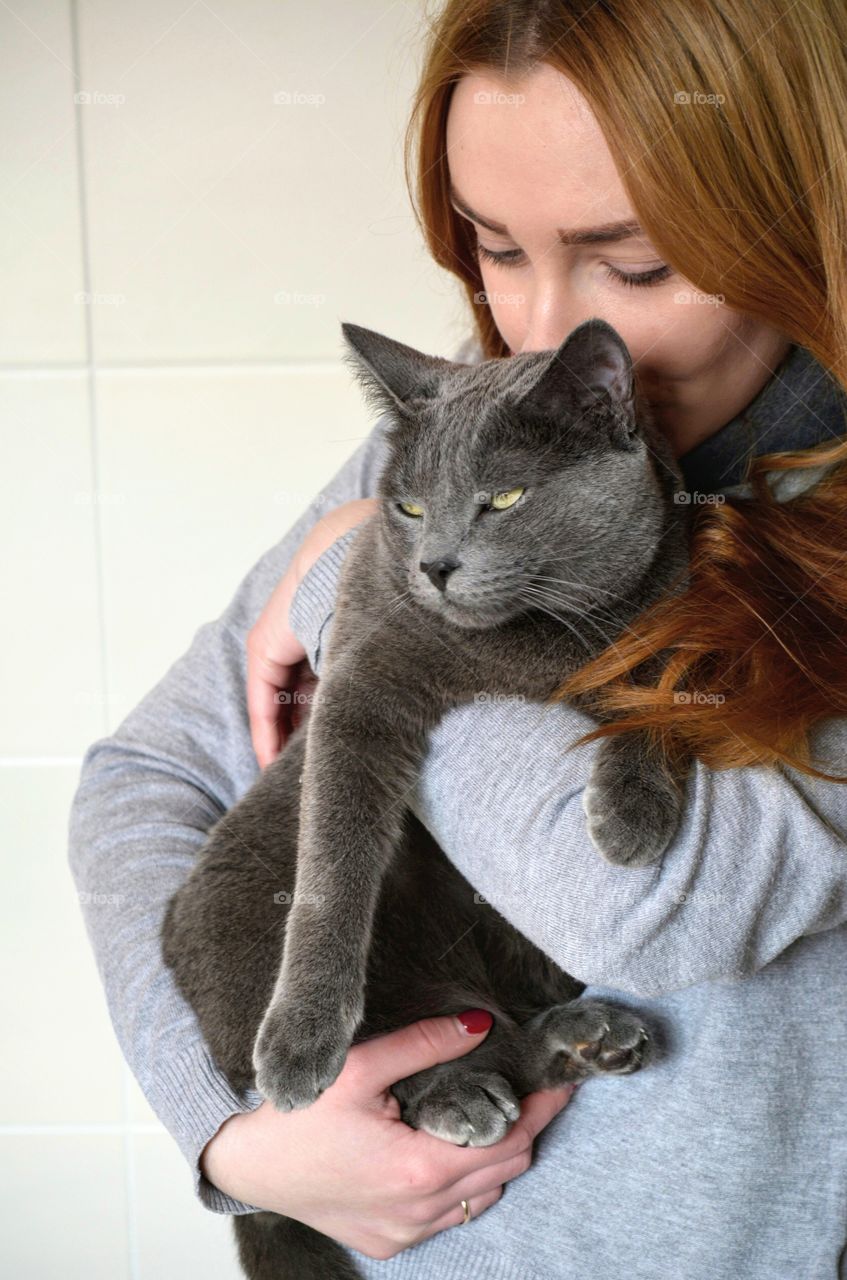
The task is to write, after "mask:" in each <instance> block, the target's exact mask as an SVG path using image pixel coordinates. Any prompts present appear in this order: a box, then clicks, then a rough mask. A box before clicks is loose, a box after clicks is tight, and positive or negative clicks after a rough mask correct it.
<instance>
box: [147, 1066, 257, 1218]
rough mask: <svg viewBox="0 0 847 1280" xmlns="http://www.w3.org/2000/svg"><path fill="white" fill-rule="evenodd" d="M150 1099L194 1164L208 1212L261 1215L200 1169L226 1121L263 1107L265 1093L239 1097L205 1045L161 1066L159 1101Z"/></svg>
mask: <svg viewBox="0 0 847 1280" xmlns="http://www.w3.org/2000/svg"><path fill="white" fill-rule="evenodd" d="M147 1096H148V1098H149V1099H150V1103H151V1106H153V1107H154V1110H155V1111H156V1114H157V1115H158V1117H159V1119H160V1120H161V1121H162V1124H163V1125H164V1126H165V1128H166V1129H167V1130H168V1132H169V1133H170V1134H172V1135H173V1137H174V1138H175V1140H176V1142H177V1144H178V1146H179V1149H180V1151H181V1152H182V1154H183V1155H184V1156H185V1158H186V1160H187V1161H188V1164H189V1166H190V1168H191V1172H192V1176H193V1179H194V1194H195V1195H196V1196H197V1198H198V1199H199V1201H200V1203H201V1204H202V1205H203V1206H204V1208H206V1209H210V1210H211V1211H212V1212H213V1213H232V1214H237V1213H260V1212H261V1209H260V1208H259V1207H258V1206H257V1205H254V1204H246V1203H245V1202H244V1201H242V1200H236V1199H234V1198H233V1197H232V1196H228V1195H227V1194H226V1193H225V1192H223V1191H221V1190H220V1188H219V1187H216V1186H215V1185H214V1183H212V1182H210V1181H209V1180H208V1178H207V1177H206V1176H205V1175H204V1174H203V1172H202V1170H201V1169H200V1155H201V1153H202V1151H203V1148H204V1147H205V1145H206V1143H207V1142H208V1141H209V1140H210V1139H211V1138H213V1137H214V1135H215V1134H216V1133H217V1132H218V1130H219V1129H220V1127H221V1125H222V1124H223V1123H224V1121H225V1120H228V1119H229V1118H230V1116H234V1115H239V1114H241V1115H243V1114H245V1113H246V1112H248V1111H255V1110H256V1108H257V1107H259V1106H261V1104H262V1102H263V1101H264V1099H263V1097H262V1095H261V1093H259V1092H258V1091H257V1090H255V1089H248V1090H247V1091H246V1092H245V1093H244V1094H243V1095H241V1094H238V1093H236V1092H235V1091H234V1090H233V1089H232V1088H231V1087H230V1084H229V1082H228V1080H227V1079H226V1076H225V1075H224V1074H223V1073H222V1072H221V1071H219V1070H218V1068H217V1067H216V1066H215V1063H214V1061H213V1059H212V1058H211V1057H210V1055H209V1052H208V1050H207V1048H206V1046H205V1044H203V1043H202V1042H201V1043H199V1044H196V1045H192V1047H191V1049H190V1050H189V1051H188V1052H187V1053H183V1054H181V1055H180V1056H179V1057H177V1058H175V1059H174V1060H173V1061H172V1062H165V1063H163V1064H161V1066H160V1067H159V1070H158V1072H157V1075H156V1093H155V1097H152V1096H151V1095H150V1094H149V1093H148V1095H147Z"/></svg>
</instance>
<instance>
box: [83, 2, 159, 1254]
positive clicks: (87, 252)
mask: <svg viewBox="0 0 847 1280" xmlns="http://www.w3.org/2000/svg"><path fill="white" fill-rule="evenodd" d="M68 19H69V27H70V39H71V61H72V65H73V77H74V80H75V82H76V84H77V85H79V84H80V83H81V75H82V60H81V56H80V30H79V6H78V4H77V0H70V6H69V12H68ZM74 140H75V143H76V148H75V150H76V167H77V196H78V199H79V236H80V241H79V245H80V262H81V266H82V287H83V289H84V290H85V293H86V294H87V296H88V297H91V296H92V288H91V285H92V280H91V246H90V243H89V234H88V232H89V224H88V188H87V185H86V181H85V133H84V130H83V119H82V106H81V103H80V102H79V101H78V100H77V97H76V94H74ZM83 316H84V325H85V357H86V374H87V386H88V423H89V458H90V468H91V492H92V493H99V492H100V482H99V481H100V452H99V432H98V418H97V390H98V388H97V379H96V370H95V364H94V321H93V318H92V317H93V309H92V308H91V307H84V308H83ZM92 521H93V527H92V532H93V534H94V548H93V550H94V575H95V581H96V600H97V606H96V607H97V631H98V635H99V640H100V688H101V692H102V694H103V716H102V721H101V726H100V732H101V734H105V732H106V726H107V725H108V723H109V720H110V716H109V706H110V701H111V700H110V697H109V687H110V681H109V660H108V647H107V635H106V598H105V585H106V584H105V574H104V571H103V554H104V548H103V518H102V514H101V510H100V506H99V503H95V504H94V506H93V511H92ZM121 1092H122V1100H121V1109H122V1113H123V1124H124V1133H123V1136H122V1142H121V1146H122V1149H123V1159H124V1177H123V1190H124V1205H125V1213H126V1243H125V1249H126V1260H127V1273H128V1276H129V1280H140V1275H141V1270H140V1265H139V1249H138V1224H137V1219H136V1181H135V1166H134V1162H133V1154H134V1153H133V1151H132V1149H131V1148H132V1138H131V1136H130V1134H129V1133H127V1132H126V1125H127V1123H128V1121H129V1115H130V1111H129V1091H128V1088H127V1081H126V1075H125V1073H124V1072H123V1071H122V1091H121Z"/></svg>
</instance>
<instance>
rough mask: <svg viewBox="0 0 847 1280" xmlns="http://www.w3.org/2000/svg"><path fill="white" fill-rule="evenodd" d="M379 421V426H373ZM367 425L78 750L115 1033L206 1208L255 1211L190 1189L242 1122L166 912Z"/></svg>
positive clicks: (254, 768)
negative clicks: (180, 972)
mask: <svg viewBox="0 0 847 1280" xmlns="http://www.w3.org/2000/svg"><path fill="white" fill-rule="evenodd" d="M380 422H382V420H380ZM380 422H378V423H377V424H376V425H375V427H374V428H373V430H372V431H371V433H370V434H369V435H368V436H367V437H366V438H365V440H364V441H363V442H362V444H361V445H360V447H359V448H358V449H357V450H356V451H355V453H354V454H353V455H352V456H351V457H350V458H349V459H348V460H347V462H346V463H345V464H344V466H343V467H342V468H341V469H340V470H339V472H338V473H337V474H336V475H335V476H334V477H333V479H332V480H331V481H330V482H329V484H328V485H326V486H325V488H324V489H323V491H322V492H321V493H320V494H319V495H318V496H317V497H316V498H315V500H314V501H313V502H312V503H311V505H310V506H309V507H308V509H307V510H306V511H305V512H304V514H303V515H302V516H301V517H300V519H299V520H298V521H297V522H296V523H295V524H294V526H293V527H292V528H291V529H290V530H289V531H288V533H287V534H286V535H285V537H284V538H282V540H281V541H280V542H279V543H277V544H276V546H274V547H273V548H271V550H270V551H268V552H267V553H266V554H265V555H264V556H263V557H262V558H261V559H260V560H259V561H258V562H257V563H256V564H255V565H254V567H253V569H252V570H251V571H250V572H249V573H248V574H247V576H246V578H245V579H244V581H243V582H242V583H241V585H240V586H239V588H238V590H237V592H236V594H235V596H234V598H233V600H232V602H231V603H230V605H229V606H228V608H227V609H226V610H225V611H224V613H223V614H222V615H221V617H220V618H218V619H216V620H215V621H213V622H208V623H206V624H205V625H204V626H202V627H200V628H199V630H198V631H197V633H196V635H195V637H194V639H193V642H192V644H191V646H190V648H189V649H188V651H187V652H186V653H185V654H183V656H182V657H180V658H179V659H178V661H176V662H175V663H174V664H173V665H172V666H171V668H170V669H169V670H168V671H167V672H166V674H165V675H164V676H163V678H162V679H161V680H160V681H159V683H158V684H157V685H156V686H155V687H154V688H153V689H152V690H151V691H150V692H149V693H148V694H147V696H146V697H145V698H144V699H143V700H142V702H141V703H140V704H139V705H138V706H137V707H136V708H135V709H134V710H133V711H132V712H131V713H130V714H129V715H128V716H127V717H126V718H125V719H124V720H123V722H122V723H121V724H120V725H119V726H118V727H117V729H116V730H115V731H114V732H113V733H112V734H110V735H109V736H108V737H104V738H101V739H99V740H98V741H96V742H94V743H92V745H91V746H90V747H89V748H88V750H87V752H86V754H85V757H84V759H83V763H82V770H81V775H80V780H79V784H78V787H77V791H76V793H75V796H74V800H73V805H72V809H71V814H70V826H69V862H70V868H71V872H72V875H73V879H74V881H75V884H76V888H77V890H78V891H79V895H80V903H81V909H82V913H83V917H84V921H85V925H86V929H87V932H88V936H89V939H90V942H91V946H92V949H93V952H94V956H95V960H96V963H97V968H98V972H99V974H100V978H101V981H102V984H103V987H104V992H105V996H106V1001H107V1005H108V1009H109V1013H110V1016H111V1019H112V1023H113V1025H114V1028H115V1033H116V1036H117V1038H118V1041H119V1044H120V1046H121V1049H122V1051H123V1054H124V1057H125V1059H126V1061H127V1063H128V1064H129V1067H130V1069H131V1070H132V1072H133V1074H134V1076H135V1078H136V1080H137V1081H138V1083H139V1085H140V1087H141V1089H142V1091H143V1092H144V1094H145V1095H146V1097H147V1099H148V1101H149V1102H150V1105H151V1107H152V1108H153V1110H154V1111H155V1112H156V1114H157V1115H158V1116H159V1118H160V1119H161V1121H162V1123H163V1124H164V1125H165V1127H166V1128H167V1129H168V1130H169V1132H170V1133H171V1134H172V1135H173V1137H174V1139H175V1140H176V1141H177V1143H178V1144H179V1146H180V1149H181V1150H182V1152H183V1154H184V1155H185V1157H186V1159H187V1160H188V1162H189V1166H190V1168H191V1172H192V1176H193V1178H194V1187H195V1192H196V1193H197V1195H198V1196H199V1198H200V1200H201V1202H202V1203H203V1204H204V1205H205V1206H206V1207H207V1208H210V1209H213V1210H215V1211H217V1212H223V1213H245V1212H249V1211H251V1209H252V1208H253V1206H250V1205H245V1204H239V1202H237V1201H234V1200H232V1198H231V1197H228V1196H224V1195H223V1193H222V1192H220V1191H218V1190H217V1189H216V1188H214V1187H213V1186H212V1185H211V1183H209V1182H208V1181H207V1180H205V1179H203V1178H201V1171H200V1168H199V1165H198V1160H199V1157H200V1154H201V1152H202V1150H203V1149H204V1147H205V1146H206V1144H207V1143H208V1142H209V1140H210V1139H211V1138H212V1137H213V1136H214V1135H215V1134H216V1133H217V1132H218V1130H219V1129H220V1128H221V1126H222V1125H223V1124H224V1122H225V1121H226V1120H227V1119H228V1117H230V1116H232V1115H235V1114H237V1113H238V1112H247V1111H251V1110H253V1109H254V1108H255V1107H256V1106H258V1105H259V1103H260V1102H261V1097H260V1095H259V1094H258V1093H255V1091H254V1092H253V1093H250V1094H247V1095H246V1096H245V1097H244V1098H240V1097H239V1096H238V1095H237V1094H235V1093H234V1092H233V1090H232V1089H231V1088H230V1086H229V1084H228V1082H227V1081H226V1079H225V1077H224V1076H223V1075H222V1073H221V1072H220V1071H218V1069H217V1067H216V1065H215V1063H214V1062H213V1060H212V1059H211V1057H210V1055H209V1051H208V1047H207V1045H206V1043H205V1041H204V1039H203V1037H202V1035H201V1032H200V1028H199V1026H198V1023H197V1020H196V1018H195V1016H194V1013H193V1010H192V1009H191V1007H190V1005H189V1004H188V1003H187V1002H186V1001H185V1000H184V998H183V997H182V995H181V993H180V992H179V990H178V988H177V986H176V984H175V981H174V978H173V975H172V972H171V970H170V969H169V968H168V967H167V966H166V965H165V964H164V961H163V958H162V954H161V943H160V935H161V927H162V921H163V917H164V913H165V909H166V907H167V904H168V902H169V900H170V898H171V897H172V895H173V894H174V892H175V891H176V890H177V889H178V888H179V887H180V886H181V885H182V884H183V883H184V881H185V879H186V877H187V876H188V873H189V871H190V870H191V867H192V866H193V864H194V861H195V859H196V857H197V854H198V851H199V850H200V848H201V847H202V845H203V844H204V843H205V840H206V838H207V834H208V832H209V829H210V828H211V826H212V825H213V824H214V823H215V822H216V821H217V820H218V819H219V818H220V817H221V816H222V815H223V814H224V812H225V811H226V810H227V809H229V808H230V807H231V806H232V805H233V804H234V803H235V802H236V800H238V799H239V797H240V796H241V795H242V794H243V793H244V792H245V791H246V790H247V789H248V787H249V786H250V785H251V784H252V783H253V781H254V780H255V778H256V776H257V774H258V763H257V761H256V757H255V754H254V751H253V746H252V742H251V736H250V727H249V719H248V715H247V706H246V692H245V672H246V636H247V632H248V631H249V629H250V628H251V627H252V626H253V624H254V623H255V621H256V618H257V617H258V615H259V614H260V613H261V611H262V609H263V607H264V605H265V602H266V601H267V599H268V597H269V596H270V594H271V592H272V591H273V589H274V587H275V585H276V584H277V582H278V581H279V579H280V577H281V576H282V575H283V574H284V573H285V571H286V569H287V568H288V566H289V564H290V563H291V560H292V557H293V556H294V555H295V553H296V551H297V550H298V548H299V547H300V545H301V544H302V542H303V540H304V538H305V537H306V534H307V532H308V531H309V530H310V529H311V528H312V527H313V526H314V525H315V524H316V522H317V521H318V520H320V519H321V518H322V516H323V515H324V513H325V512H326V511H327V510H330V509H331V508H333V507H335V506H338V505H339V504H341V503H345V502H348V501H350V500H351V499H360V498H365V497H371V496H372V495H373V492H374V486H375V484H376V481H377V478H378V476H379V472H380V469H381V467H382V465H383V460H384V450H385V441H384V437H383V435H382V428H381V426H380Z"/></svg>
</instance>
